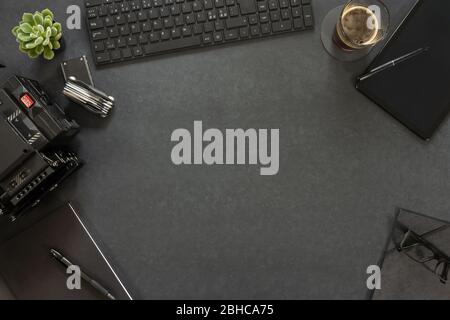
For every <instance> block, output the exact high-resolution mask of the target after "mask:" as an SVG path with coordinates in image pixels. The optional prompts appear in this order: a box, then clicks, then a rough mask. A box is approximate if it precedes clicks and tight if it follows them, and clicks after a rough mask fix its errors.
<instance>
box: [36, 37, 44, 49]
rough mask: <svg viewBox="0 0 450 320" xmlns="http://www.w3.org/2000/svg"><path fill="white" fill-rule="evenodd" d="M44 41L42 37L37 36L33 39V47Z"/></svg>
mask: <svg viewBox="0 0 450 320" xmlns="http://www.w3.org/2000/svg"><path fill="white" fill-rule="evenodd" d="M43 42H44V38H43V37H39V38H37V39H35V40H34V44H35V47H37V46H38V45H40V44H42V43H43Z"/></svg>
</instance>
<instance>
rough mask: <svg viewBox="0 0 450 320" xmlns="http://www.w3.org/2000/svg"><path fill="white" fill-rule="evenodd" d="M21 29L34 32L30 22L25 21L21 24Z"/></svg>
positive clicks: (25, 31)
mask: <svg viewBox="0 0 450 320" xmlns="http://www.w3.org/2000/svg"><path fill="white" fill-rule="evenodd" d="M20 30H21V31H22V32H24V33H31V32H33V27H32V26H31V25H30V24H29V23H27V22H24V23H22V24H21V25H20Z"/></svg>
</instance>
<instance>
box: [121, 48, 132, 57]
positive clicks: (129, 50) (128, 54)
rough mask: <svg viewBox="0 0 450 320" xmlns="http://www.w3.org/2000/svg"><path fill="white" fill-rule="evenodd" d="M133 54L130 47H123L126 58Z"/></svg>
mask: <svg viewBox="0 0 450 320" xmlns="http://www.w3.org/2000/svg"><path fill="white" fill-rule="evenodd" d="M132 56H133V54H132V53H131V49H130V48H126V49H122V57H123V58H124V59H129V58H131V57H132Z"/></svg>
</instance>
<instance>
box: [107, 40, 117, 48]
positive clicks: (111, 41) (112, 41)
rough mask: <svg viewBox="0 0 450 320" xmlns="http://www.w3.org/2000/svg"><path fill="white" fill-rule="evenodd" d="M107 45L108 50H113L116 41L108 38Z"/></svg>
mask: <svg viewBox="0 0 450 320" xmlns="http://www.w3.org/2000/svg"><path fill="white" fill-rule="evenodd" d="M105 47H106V49H108V50H113V49H115V48H116V43H115V42H114V40H107V41H106V42H105Z"/></svg>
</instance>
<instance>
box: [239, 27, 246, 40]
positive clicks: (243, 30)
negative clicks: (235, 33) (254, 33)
mask: <svg viewBox="0 0 450 320" xmlns="http://www.w3.org/2000/svg"><path fill="white" fill-rule="evenodd" d="M239 34H240V35H241V38H247V37H248V27H245V28H241V29H239Z"/></svg>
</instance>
